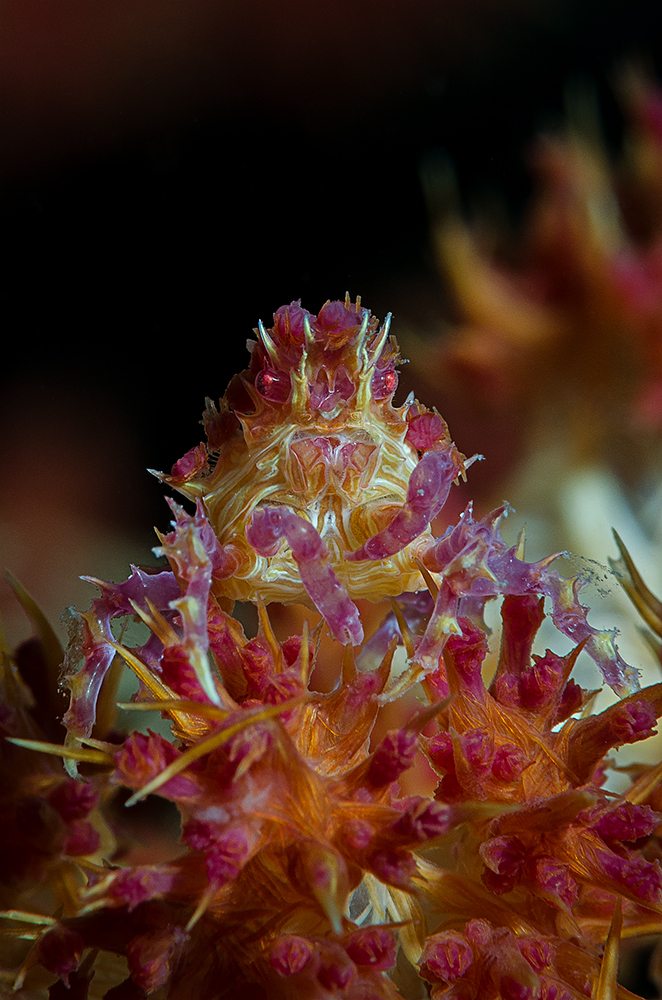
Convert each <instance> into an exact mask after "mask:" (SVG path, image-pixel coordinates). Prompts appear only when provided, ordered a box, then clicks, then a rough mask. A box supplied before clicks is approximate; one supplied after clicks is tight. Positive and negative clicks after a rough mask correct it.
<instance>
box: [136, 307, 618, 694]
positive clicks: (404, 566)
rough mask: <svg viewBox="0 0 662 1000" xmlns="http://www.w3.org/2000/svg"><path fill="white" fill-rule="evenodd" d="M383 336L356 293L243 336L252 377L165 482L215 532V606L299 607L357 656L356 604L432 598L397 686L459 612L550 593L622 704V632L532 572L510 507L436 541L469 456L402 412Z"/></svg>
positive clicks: (419, 409)
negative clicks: (617, 640)
mask: <svg viewBox="0 0 662 1000" xmlns="http://www.w3.org/2000/svg"><path fill="white" fill-rule="evenodd" d="M389 326H390V316H389V317H387V319H386V321H385V323H384V324H383V325H382V326H381V327H380V326H379V323H378V321H377V320H376V319H375V317H373V316H372V315H371V314H370V311H369V310H368V309H366V308H365V307H363V306H361V304H360V299H358V298H357V300H356V302H355V303H352V302H351V300H350V299H349V296H347V297H346V299H345V302H344V303H343V302H327V303H326V304H325V305H324V306H323V307H322V309H321V310H320V312H319V314H318V315H317V316H315V315H313V314H312V313H309V312H308V311H307V310H305V309H303V308H302V307H301V304H300V303H298V302H293V303H291V304H290V305H289V306H283V307H281V308H280V309H279V310H278V311H277V312H276V313H275V315H274V324H273V327H271V328H270V329H269V330H267V329H265V327H264V326H263V324H262V323H260V324H259V327H258V329H257V330H256V331H255V333H256V335H257V340H256V341H250V340H249V341H248V348H249V351H250V352H251V362H250V367H249V368H248V370H247V371H245V372H243V373H242V374H241V375H238V376H235V378H234V379H233V380H232V381H231V382H230V385H229V386H228V390H227V393H226V396H225V397H224V398H223V399H222V400H221V401H220V408H219V409H217V408H216V407H215V405H214V404H213V402H212V401H211V400H207V407H206V410H205V413H204V416H203V425H204V428H205V431H206V435H207V444H206V445H205V444H200V445H198V446H196V447H194V448H192V449H191V450H190V451H188V452H187V453H186V455H184V456H183V458H181V459H180V460H179V461H178V462H177V463H176V464H175V465H174V467H173V469H172V471H171V474H170V475H164V474H161V473H156V475H158V477H159V478H160V479H161V480H162V481H164V482H165V483H167V484H169V485H170V486H172V487H174V488H175V489H176V490H178V491H179V492H180V493H182V494H183V495H184V496H186V497H188V498H189V499H191V500H194V501H195V502H196V504H197V514H196V522H197V524H198V526H199V529H200V531H201V532H203V533H204V532H206V533H207V536H209V528H211V532H213V536H212V537H211V538H210V537H207V543H208V544H211V545H212V548H213V558H212V566H213V568H212V588H213V591H214V593H215V595H216V597H217V598H220V599H221V600H222V599H225V600H226V602H232V601H234V600H250V601H264V602H265V603H269V602H271V601H279V602H282V603H286V604H289V603H305V604H307V605H308V606H310V607H313V608H315V609H317V610H318V611H319V612H320V614H321V615H322V616H323V618H324V619H325V621H326V623H327V625H328V627H329V629H330V631H331V633H332V635H333V637H334V638H335V639H337V640H339V641H340V642H342V643H343V644H345V645H349V644H352V645H358V644H360V643H361V642H362V641H363V637H364V636H363V628H362V625H361V621H360V618H359V614H358V610H357V607H356V605H355V603H354V601H355V600H356V599H357V598H368V599H369V600H371V601H380V600H382V599H383V598H385V597H397V596H398V595H400V594H402V593H404V592H412V591H421V590H425V589H429V591H430V594H431V595H432V599H431V601H430V611H431V614H430V617H429V621H428V624H427V628H426V631H425V635H424V636H423V638H422V639H421V640H420V642H418V644H417V646H416V649H410V650H409V652H410V659H411V665H410V668H409V671H408V672H407V674H406V675H405V679H404V681H401V683H400V686H399V688H398V690H401V689H402V684H410V683H413V682H415V681H417V680H420V679H421V678H422V677H423V676H425V675H426V674H428V673H429V672H431V671H432V670H435V669H436V668H437V666H438V664H439V657H440V655H441V651H442V649H443V646H444V644H445V642H446V640H447V638H448V636H449V635H451V634H453V633H458V632H460V626H459V625H458V621H457V619H458V616H459V615H460V614H465V615H466V614H470V615H471V614H473V615H478V616H480V614H481V613H482V607H483V605H484V604H485V602H486V601H487V600H489V599H490V598H492V597H494V596H497V595H505V594H510V595H526V594H544V595H545V596H547V597H549V598H550V599H551V602H552V616H553V620H554V622H555V624H556V626H557V628H559V629H560V631H562V632H563V633H564V634H565V635H567V636H569V637H570V638H571V639H572V640H573V641H574V642H575V643H578V642H583V643H584V647H585V649H586V650H587V651H588V653H589V654H590V655H591V656H592V657H593V659H594V660H595V661H596V663H597V664H598V665H599V667H600V669H601V670H602V672H603V675H604V677H605V679H606V680H607V682H608V683H609V684H610V685H611V686H612V687H614V688H615V689H616V690H617V691H619V692H621V693H624V692H625V691H628V690H631V689H632V688H633V687H636V686H637V676H636V672H635V671H634V670H632V668H630V667H628V665H627V664H626V663H624V661H623V660H622V659H621V657H620V655H619V653H618V651H617V649H616V647H615V645H614V641H613V633H611V632H604V631H599V630H596V629H594V628H593V627H592V626H590V625H589V624H588V621H587V618H586V609H585V608H584V607H583V606H582V605H581V604H580V603H579V600H578V593H579V590H580V588H581V586H582V581H581V580H579V579H574V580H565V579H563V578H561V577H560V576H559V575H558V573H556V572H555V571H554V570H552V569H550V564H551V563H552V562H553V561H554V559H555V558H556V556H552V557H549V558H547V559H545V560H542V561H541V562H539V563H526V562H525V561H524V559H523V544H520V545H518V546H517V547H514V548H509V547H508V546H507V545H506V544H505V542H504V541H503V538H502V537H501V534H500V530H499V522H500V519H501V516H502V515H503V513H504V512H505V508H501V509H500V510H498V511H496V512H494V513H493V514H492V515H490V516H489V517H487V518H486V519H484V520H482V521H475V520H474V518H473V516H472V511H471V508H469V509H468V510H467V511H466V512H465V513H464V515H463V516H462V518H461V520H460V522H459V524H458V525H457V526H455V527H452V528H449V529H448V530H447V531H446V533H445V534H444V535H443V537H441V538H435V537H434V536H433V534H432V530H431V522H432V521H433V520H434V518H435V517H436V516H437V515H438V514H439V513H440V512H441V510H442V508H443V506H444V504H445V502H446V499H447V497H448V494H449V491H450V488H451V486H452V484H453V483H454V482H455V481H457V480H458V478H459V477H464V476H465V473H466V470H467V468H468V467H469V466H470V464H471V462H472V461H473V460H474V459H470V460H466V459H465V457H464V456H463V455H462V454H461V453H460V452H459V451H458V450H457V448H456V447H455V445H454V444H453V442H452V440H451V438H450V435H449V432H448V428H447V426H446V424H445V422H444V421H443V420H442V418H441V417H440V416H439V414H438V413H437V412H436V410H428V409H427V408H426V407H424V406H422V405H421V404H420V403H418V402H417V401H416V400H415V399H414V398H413V395H411V396H410V397H409V398H408V399H407V400H406V401H405V403H404V404H403V405H402V406H400V407H394V406H393V403H392V399H393V394H394V392H395V389H396V387H397V381H398V376H397V371H396V368H397V365H398V363H399V360H400V359H399V355H398V348H397V345H396V343H395V340H394V339H393V337H390V336H389ZM475 457H477V456H475ZM173 509H174V510H175V514H176V517H177V518H178V519H181V517H182V512H181V511H179V512H178V508H177V507H176V505H173ZM169 537H171V536H166V538H165V539H164V541H166V542H167V539H168V538H169ZM212 539H213V540H212ZM410 645H411V644H410Z"/></svg>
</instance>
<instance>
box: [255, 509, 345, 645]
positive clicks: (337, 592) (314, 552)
mask: <svg viewBox="0 0 662 1000" xmlns="http://www.w3.org/2000/svg"><path fill="white" fill-rule="evenodd" d="M246 538H247V539H248V541H249V543H250V544H251V545H252V546H253V548H254V549H255V551H256V552H257V553H259V555H262V556H274V555H276V552H277V551H278V549H279V547H280V539H281V538H284V539H285V540H286V541H287V544H288V545H289V546H290V548H291V549H292V556H293V558H294V561H295V562H296V564H297V567H298V569H299V573H300V574H301V582H302V584H303V586H304V588H305V590H306V593H307V594H308V596H309V597H310V599H311V601H312V602H313V604H314V605H315V607H316V608H317V610H318V611H319V612H320V614H321V615H322V617H323V618H324V620H325V621H326V623H327V625H328V626H329V628H330V630H331V634H332V635H333V638H334V639H337V640H338V642H341V643H342V644H343V645H345V646H347V645H349V644H351V645H353V646H358V645H359V643H361V642H363V627H362V625H361V621H360V619H359V612H358V608H357V607H356V605H355V604H354V602H353V601H352V600H351V599H350V597H349V594H348V593H347V591H346V590H345V588H344V587H343V585H342V583H341V582H340V580H339V579H338V577H337V576H336V574H335V573H334V571H333V568H332V566H331V555H330V553H329V550H328V549H327V547H326V545H325V544H324V542H323V541H322V539H321V537H320V535H319V532H318V531H317V529H316V528H314V527H313V525H312V524H310V523H309V522H308V521H304V519H303V518H302V517H299V516H298V515H297V514H295V513H294V512H293V511H291V510H287V509H284V508H283V507H262V508H260V509H259V510H256V511H254V513H253V517H252V519H251V523H250V524H249V525H248V527H247V528H246Z"/></svg>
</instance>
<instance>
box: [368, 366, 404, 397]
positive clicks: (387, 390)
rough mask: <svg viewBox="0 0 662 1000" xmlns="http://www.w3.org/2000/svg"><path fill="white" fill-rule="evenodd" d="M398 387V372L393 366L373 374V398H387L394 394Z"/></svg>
mask: <svg viewBox="0 0 662 1000" xmlns="http://www.w3.org/2000/svg"><path fill="white" fill-rule="evenodd" d="M397 387H398V373H397V372H395V371H393V369H392V368H387V369H385V371H381V372H380V371H376V372H375V374H374V375H373V376H372V383H371V388H372V396H373V399H387V398H388V397H389V396H392V395H393V393H394V392H395V390H396V389H397Z"/></svg>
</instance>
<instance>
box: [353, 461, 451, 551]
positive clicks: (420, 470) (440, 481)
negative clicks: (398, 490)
mask: <svg viewBox="0 0 662 1000" xmlns="http://www.w3.org/2000/svg"><path fill="white" fill-rule="evenodd" d="M460 471H461V470H460V469H459V468H458V465H457V459H456V458H455V457H454V454H453V452H450V451H448V452H441V451H428V452H426V454H425V455H423V457H422V458H421V460H420V462H419V463H418V465H417V466H416V468H415V469H414V470H413V472H412V474H411V476H410V479H409V484H408V486H407V499H406V500H405V502H404V504H403V505H402V507H401V508H400V510H399V511H398V512H397V514H396V515H395V517H394V518H393V520H392V521H391V522H390V523H389V524H387V525H386V527H385V528H384V529H383V530H382V531H380V532H379V533H378V534H376V535H373V536H372V538H368V540H367V541H366V542H364V544H363V545H362V546H361V547H360V548H359V549H357V550H356V551H355V552H346V553H345V559H347V561H348V562H359V561H360V560H362V559H388V558H389V556H392V555H394V554H395V553H396V552H400V551H401V550H402V549H404V548H406V547H407V545H409V544H410V543H411V542H413V541H414V540H415V539H416V538H418V536H419V535H421V534H422V533H423V532H424V531H425V529H426V528H427V526H428V525H429V523H430V521H432V520H433V519H434V518H435V517H436V516H437V514H438V513H439V512H440V511H441V509H442V507H443V506H444V504H445V503H446V500H447V499H448V494H449V492H450V488H451V485H452V483H453V481H454V480H455V479H456V478H457V476H458V474H459V473H460Z"/></svg>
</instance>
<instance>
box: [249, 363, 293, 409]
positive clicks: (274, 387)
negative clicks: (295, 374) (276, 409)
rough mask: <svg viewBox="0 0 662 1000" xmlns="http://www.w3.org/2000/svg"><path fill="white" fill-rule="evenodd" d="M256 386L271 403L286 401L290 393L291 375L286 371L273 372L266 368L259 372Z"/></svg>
mask: <svg viewBox="0 0 662 1000" xmlns="http://www.w3.org/2000/svg"><path fill="white" fill-rule="evenodd" d="M255 388H256V389H257V391H258V392H259V394H260V395H261V396H262V398H263V399H267V400H268V401H269V402H270V403H286V402H287V400H288V399H289V395H290V388H291V386H290V376H289V375H287V374H286V373H285V372H272V371H269V369H267V368H265V369H264V371H261V372H258V373H257V375H256V377H255Z"/></svg>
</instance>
